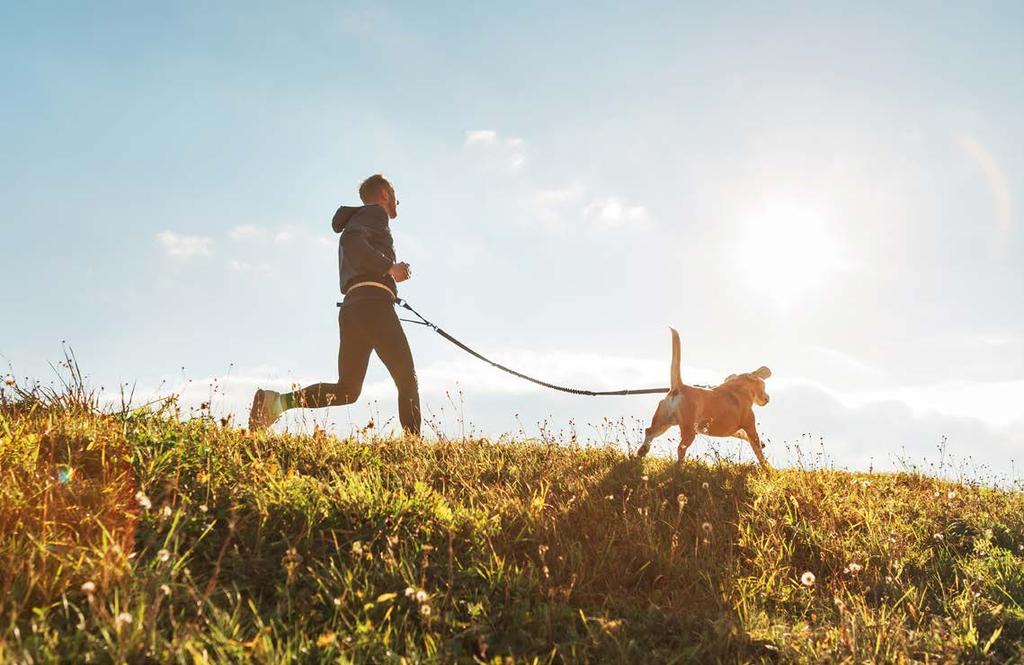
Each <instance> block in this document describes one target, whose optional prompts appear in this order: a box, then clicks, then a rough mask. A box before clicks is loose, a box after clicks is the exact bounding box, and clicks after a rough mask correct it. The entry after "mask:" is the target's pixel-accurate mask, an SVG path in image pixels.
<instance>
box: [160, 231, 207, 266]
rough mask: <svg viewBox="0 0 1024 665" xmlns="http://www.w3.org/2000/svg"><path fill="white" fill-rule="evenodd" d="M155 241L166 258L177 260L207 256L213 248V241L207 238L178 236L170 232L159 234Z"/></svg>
mask: <svg viewBox="0 0 1024 665" xmlns="http://www.w3.org/2000/svg"><path fill="white" fill-rule="evenodd" d="M157 240H158V241H159V243H160V246H161V247H163V248H164V252H165V253H166V254H167V256H173V257H174V258H178V259H189V258H192V257H193V256H207V255H209V254H210V252H211V251H212V247H213V239H212V238H209V237H207V236H196V235H180V234H177V233H174V232H172V231H162V232H160V233H159V234H157Z"/></svg>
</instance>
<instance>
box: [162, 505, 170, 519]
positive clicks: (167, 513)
mask: <svg viewBox="0 0 1024 665" xmlns="http://www.w3.org/2000/svg"><path fill="white" fill-rule="evenodd" d="M163 513H164V517H170V516H171V507H170V506H164V510H163Z"/></svg>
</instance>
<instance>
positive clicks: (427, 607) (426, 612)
mask: <svg viewBox="0 0 1024 665" xmlns="http://www.w3.org/2000/svg"><path fill="white" fill-rule="evenodd" d="M420 614H422V615H423V616H425V617H428V616H430V605H420Z"/></svg>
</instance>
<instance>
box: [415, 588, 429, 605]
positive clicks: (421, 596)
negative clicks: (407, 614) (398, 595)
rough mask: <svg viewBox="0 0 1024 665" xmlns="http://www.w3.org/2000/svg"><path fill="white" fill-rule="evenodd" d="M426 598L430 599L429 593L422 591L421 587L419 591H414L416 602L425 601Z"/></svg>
mask: <svg viewBox="0 0 1024 665" xmlns="http://www.w3.org/2000/svg"><path fill="white" fill-rule="evenodd" d="M428 600H430V594H428V593H427V592H426V591H424V590H423V589H420V590H419V591H417V592H416V602H417V603H425V602H427V601H428Z"/></svg>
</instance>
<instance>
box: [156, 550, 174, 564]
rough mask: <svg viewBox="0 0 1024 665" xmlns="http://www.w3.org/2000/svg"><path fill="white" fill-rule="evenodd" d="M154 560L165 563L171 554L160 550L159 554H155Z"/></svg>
mask: <svg viewBox="0 0 1024 665" xmlns="http://www.w3.org/2000/svg"><path fill="white" fill-rule="evenodd" d="M156 558H157V559H159V560H160V561H167V560H168V559H170V558H171V553H170V552H168V551H167V550H165V549H164V550H160V551H159V552H157V553H156Z"/></svg>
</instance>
